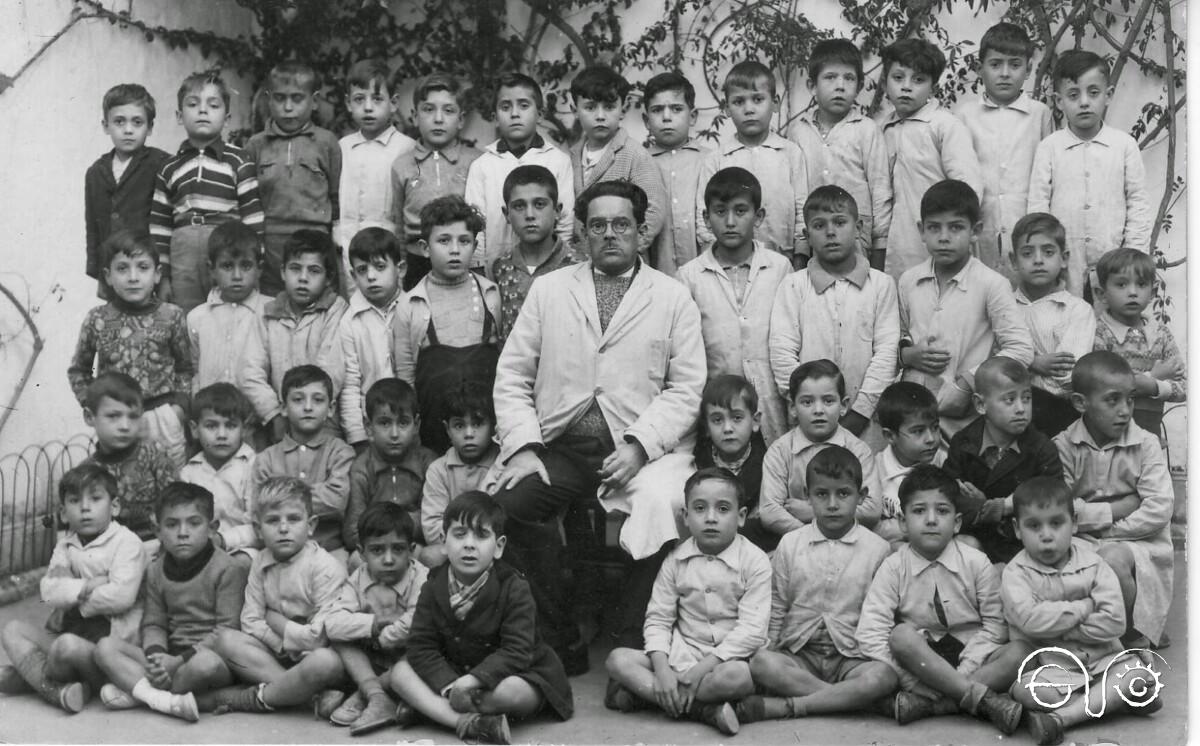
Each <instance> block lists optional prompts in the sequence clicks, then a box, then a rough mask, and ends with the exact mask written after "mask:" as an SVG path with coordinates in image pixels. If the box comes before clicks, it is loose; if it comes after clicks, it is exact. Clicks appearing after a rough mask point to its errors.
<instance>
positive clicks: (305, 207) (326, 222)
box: [246, 62, 342, 296]
mask: <svg viewBox="0 0 1200 746" xmlns="http://www.w3.org/2000/svg"><path fill="white" fill-rule="evenodd" d="M320 87H321V80H320V78H319V77H318V76H317V74H316V72H315V71H314V70H313V69H312V68H311V67H309V66H308V65H306V64H304V63H302V62H280V63H279V64H277V65H275V67H273V68H271V72H270V73H268V74H267V86H266V89H267V103H268V106H269V109H270V114H271V119H270V121H269V122H268V123H267V128H266V129H265V130H263V131H262V132H259V133H258V134H256V135H254V136H253V137H251V138H250V140H249V141H248V142H247V143H246V154H247V155H249V156H250V159H251V160H252V161H254V163H255V164H256V166H257V169H258V186H259V190H260V191H261V193H262V205H263V213H264V214H265V216H266V236H265V244H266V245H265V251H264V252H263V268H264V271H263V275H262V291H263V293H264V294H265V295H268V296H273V295H276V294H277V293H279V292H280V291H281V290H283V282H282V281H281V274H280V272H281V270H282V269H283V262H284V258H283V255H284V244H285V243H287V241H288V239H289V238H290V237H291V235H292V234H293V233H295V232H296V231H298V230H301V229H306V230H318V231H321V232H324V233H328V232H329V230H330V227H331V226H332V224H333V222H334V221H336V220H337V219H338V185H339V182H340V181H341V176H342V149H341V147H340V146H339V145H338V139H337V136H336V135H334V134H333V133H332V132H330V131H329V130H327V129H324V128H322V127H318V126H317V125H315V124H313V122H312V115H313V110H314V109H315V108H316V105H317V100H316V93H317V90H318V89H319V88H320ZM339 269H340V267H339Z"/></svg>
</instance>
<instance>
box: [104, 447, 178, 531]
mask: <svg viewBox="0 0 1200 746" xmlns="http://www.w3.org/2000/svg"><path fill="white" fill-rule="evenodd" d="M84 463H96V464H100V465H101V466H103V467H104V469H105V470H106V471H107V472H108V473H109V474H112V475H113V476H114V477H116V479H117V494H118V495H120V497H121V513H120V515H118V516H117V517H116V520H117V523H120V524H121V525H123V526H125V527H127V528H128V529H129V530H130V531H133V532H134V533H135V534H137V535H138V538H139V539H141V540H142V541H148V540H150V539H153V538H155V532H156V528H155V527H156V526H157V523H158V522H157V521H156V520H155V518H154V502H155V501H156V500H158V495H159V493H160V492H162V490H163V488H164V487H166V486H167V485H168V484H170V483H171V482H174V481H175V480H176V479H178V478H179V472H178V470H177V469H176V468H175V464H174V462H172V461H171V457H170V456H168V455H167V453H166V451H164V450H163V449H162V446H160V445H158V444H157V443H151V442H149V441H145V440H143V441H141V442H139V443H138V444H137V445H135V446H132V447H131V448H128V449H125V450H123V451H117V452H114V453H103V452H101V451H100V449H98V448H97V449H96V451H95V452H93V453H92V455H91V456H90V457H89V458H88V460H87V461H85V462H84Z"/></svg>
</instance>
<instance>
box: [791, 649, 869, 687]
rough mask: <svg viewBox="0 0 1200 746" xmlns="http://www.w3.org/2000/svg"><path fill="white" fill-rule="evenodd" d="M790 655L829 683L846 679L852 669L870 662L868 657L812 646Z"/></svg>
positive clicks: (814, 674)
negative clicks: (852, 656) (846, 654)
mask: <svg viewBox="0 0 1200 746" xmlns="http://www.w3.org/2000/svg"><path fill="white" fill-rule="evenodd" d="M789 655H791V656H792V658H794V659H795V660H796V662H798V663H800V664H802V665H803V666H804V667H805V668H807V669H808V672H809V673H811V674H812V675H813V676H816V677H817V678H818V679H820V680H821V681H824V682H825V683H827V684H836V683H838V682H839V681H845V680H846V677H847V676H849V675H850V672H851V671H853V670H854V669H856V668H858V667H859V666H861V665H863V664H864V663H870V661H869V660H867V659H866V658H849V657H847V656H844V655H842V654H841V653H839V652H837V650H836V649H835V650H833V651H832V652H829V653H826V652H823V651H821V650H819V649H817V648H814V647H811V646H805V647H802V648H800V649H799V650H797V651H796V652H794V653H789Z"/></svg>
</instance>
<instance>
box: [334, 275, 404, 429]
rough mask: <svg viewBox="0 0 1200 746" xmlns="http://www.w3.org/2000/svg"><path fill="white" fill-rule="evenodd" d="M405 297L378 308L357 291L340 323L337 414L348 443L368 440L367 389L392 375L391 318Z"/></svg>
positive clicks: (397, 296)
mask: <svg viewBox="0 0 1200 746" xmlns="http://www.w3.org/2000/svg"><path fill="white" fill-rule="evenodd" d="M403 298H404V294H403V293H397V294H396V297H395V298H393V299H392V302H391V303H389V304H388V305H387V307H385V308H377V307H375V305H373V304H372V303H371V301H369V300H367V299H366V297H365V296H363V294H362V293H359V292H355V293H354V295H352V296H350V304H349V308H347V310H346V313H345V314H344V315H343V316H342V320H341V321H340V322H339V323H338V327H339V328H338V336H339V337H341V343H342V361H343V363H344V364H345V366H346V367H345V370H346V382H345V385H344V386H343V387H342V395H341V396H340V397H339V398H338V412H339V413H340V415H341V422H342V432H344V433H345V434H346V442H347V443H358V442H360V441H364V440H366V439H367V429H366V426H365V425H363V416H364V415H365V407H366V398H367V389H369V388H371V386H372V385H373V384H374V383H375V382H376V381H378V380H379V379H380V378H390V377H391V375H392V317H393V316H394V315H395V312H396V306H397V305H398V304H400V303H403V302H404V300H403Z"/></svg>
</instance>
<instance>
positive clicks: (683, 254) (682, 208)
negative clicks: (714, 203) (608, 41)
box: [642, 72, 712, 275]
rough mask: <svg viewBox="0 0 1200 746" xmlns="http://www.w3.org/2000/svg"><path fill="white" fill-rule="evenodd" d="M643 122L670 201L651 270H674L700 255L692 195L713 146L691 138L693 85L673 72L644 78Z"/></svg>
mask: <svg viewBox="0 0 1200 746" xmlns="http://www.w3.org/2000/svg"><path fill="white" fill-rule="evenodd" d="M642 101H643V102H644V104H643V105H644V107H645V112H644V113H643V114H642V121H643V122H645V124H646V130H647V131H648V132H649V134H650V144H649V145H648V146H647V148H646V149H647V150H648V151H649V153H650V157H651V158H653V159H654V162H655V163H656V164H657V165H658V170H659V171H660V172H661V173H662V178H663V184H664V185H665V186H666V188H667V195H666V196H667V202H668V203H669V204H670V205H671V209H670V212H669V214H668V215H667V221H666V225H664V226H663V229H662V232H660V233H659V234H658V240H657V241H656V242H655V243H654V245H653V246H652V247H651V249H650V258H651V264H652V265H653V266H654V268H655V269H658V270H660V271H662V272H666V273H667V274H669V275H673V274H675V272H676V270H678V269H679V268H680V267H682V266H683V265H685V264H687V263H688V262H690V261H691V260H693V259H695V258H696V255H697V254H699V253H700V248H699V245H698V243H697V241H696V227H697V226H696V193H697V192H698V191H699V180H700V164H701V163H702V162H703V161H704V158H705V156H707V155H708V154H709V153H710V152H712V149H711V148H708V147H706V146H704V145H701V144H700V142H699V141H698V140H695V139H692V138H691V137H690V130H691V128H692V127H694V126H695V124H696V114H697V111H696V89H695V88H693V87H692V84H691V81H689V80H688V79H687V78H685V77H683V76H682V75H680V74H679V73H677V72H669V73H660V74H658V75H655V76H654V77H653V78H651V79H650V80H648V81H646V88H645V91H644V92H643V96H642Z"/></svg>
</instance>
